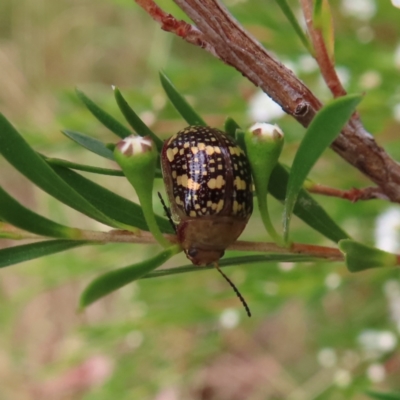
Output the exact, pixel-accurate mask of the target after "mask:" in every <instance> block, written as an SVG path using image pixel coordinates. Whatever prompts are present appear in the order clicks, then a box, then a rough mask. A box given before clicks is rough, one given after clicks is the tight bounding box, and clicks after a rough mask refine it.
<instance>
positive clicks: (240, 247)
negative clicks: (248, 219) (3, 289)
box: [0, 224, 344, 261]
mask: <svg viewBox="0 0 400 400" xmlns="http://www.w3.org/2000/svg"><path fill="white" fill-rule="evenodd" d="M7 233H10V234H13V236H14V237H6V238H7V239H14V240H23V239H30V240H46V239H53V238H49V237H44V236H40V235H35V234H32V233H30V232H26V231H24V230H22V229H19V228H16V227H14V226H12V225H9V224H1V225H0V234H3V235H4V234H7ZM10 236H11V235H10ZM164 236H165V237H166V238H167V239H168V240H169V241H170V242H171V243H173V244H175V243H178V241H177V238H176V236H175V235H164ZM0 238H1V235H0ZM76 240H79V241H82V240H83V241H89V242H92V243H93V244H95V243H139V244H158V242H157V241H156V239H155V238H154V237H153V235H152V234H151V233H150V232H144V231H140V234H139V235H137V234H134V233H132V232H128V231H123V230H118V229H115V230H111V231H109V232H97V231H87V230H81V231H80V236H79V239H76ZM229 250H237V251H247V252H248V251H257V252H262V253H280V254H282V253H287V254H304V255H308V256H310V257H315V258H322V259H327V260H331V261H343V259H344V258H343V254H342V253H341V252H340V251H339V250H338V249H336V248H333V247H325V246H314V245H308V244H301V243H294V244H293V245H292V246H291V247H290V248H284V247H280V246H278V245H276V244H275V243H264V242H247V241H241V240H239V241H237V242H235V243H233V244H232V245H231V246H230V247H229Z"/></svg>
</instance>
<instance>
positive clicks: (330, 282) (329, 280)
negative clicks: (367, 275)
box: [325, 272, 342, 290]
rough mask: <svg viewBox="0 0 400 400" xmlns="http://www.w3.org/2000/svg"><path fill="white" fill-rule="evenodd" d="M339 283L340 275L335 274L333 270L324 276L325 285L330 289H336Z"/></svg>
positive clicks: (340, 280) (340, 281)
mask: <svg viewBox="0 0 400 400" xmlns="http://www.w3.org/2000/svg"><path fill="white" fill-rule="evenodd" d="M341 283H342V278H341V276H340V275H339V274H336V273H335V272H332V273H331V274H329V275H328V276H327V277H326V278H325V286H326V287H327V288H328V289H331V290H334V289H337V288H338V287H339V286H340V284H341Z"/></svg>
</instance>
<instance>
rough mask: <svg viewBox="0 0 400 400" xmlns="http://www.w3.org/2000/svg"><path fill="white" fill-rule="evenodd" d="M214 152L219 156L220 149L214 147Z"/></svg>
mask: <svg viewBox="0 0 400 400" xmlns="http://www.w3.org/2000/svg"><path fill="white" fill-rule="evenodd" d="M214 150H215V152H216V153H217V154H221V149H220V148H219V147H218V146H214Z"/></svg>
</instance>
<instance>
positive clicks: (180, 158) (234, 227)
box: [161, 126, 253, 265]
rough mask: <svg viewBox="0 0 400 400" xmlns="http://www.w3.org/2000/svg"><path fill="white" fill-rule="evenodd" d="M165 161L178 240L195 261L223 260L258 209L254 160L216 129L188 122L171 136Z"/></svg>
mask: <svg viewBox="0 0 400 400" xmlns="http://www.w3.org/2000/svg"><path fill="white" fill-rule="evenodd" d="M161 166H162V173H163V178H164V184H165V188H166V192H167V195H168V199H169V203H170V207H171V218H172V221H173V223H174V224H175V227H176V233H177V238H178V241H179V243H180V244H181V246H182V248H183V250H184V251H185V253H186V255H187V257H188V258H189V259H190V260H191V261H192V263H193V264H195V265H208V264H211V263H213V262H216V261H218V260H219V259H220V258H221V257H222V256H223V255H224V251H225V249H226V248H227V247H229V246H230V245H231V244H232V243H234V242H235V240H236V239H237V238H238V237H239V236H240V234H241V233H242V231H243V229H244V228H245V226H246V224H247V221H248V220H249V218H250V215H251V213H252V211H253V193H252V179H251V172H250V166H249V162H248V160H247V157H246V155H245V153H244V151H243V150H242V149H241V148H240V147H239V145H238V144H237V143H236V142H235V140H234V139H233V138H231V137H229V136H227V135H226V134H225V133H224V132H222V131H220V130H219V129H216V128H210V127H206V126H189V127H187V128H185V129H183V130H181V131H179V132H178V133H177V134H175V135H173V136H172V137H171V138H170V139H168V140H166V141H165V143H164V146H163V149H162V152H161Z"/></svg>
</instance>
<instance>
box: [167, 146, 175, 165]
mask: <svg viewBox="0 0 400 400" xmlns="http://www.w3.org/2000/svg"><path fill="white" fill-rule="evenodd" d="M174 156H175V155H174V152H173V150H172V149H168V150H167V158H168V161H169V162H172V161H174Z"/></svg>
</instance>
